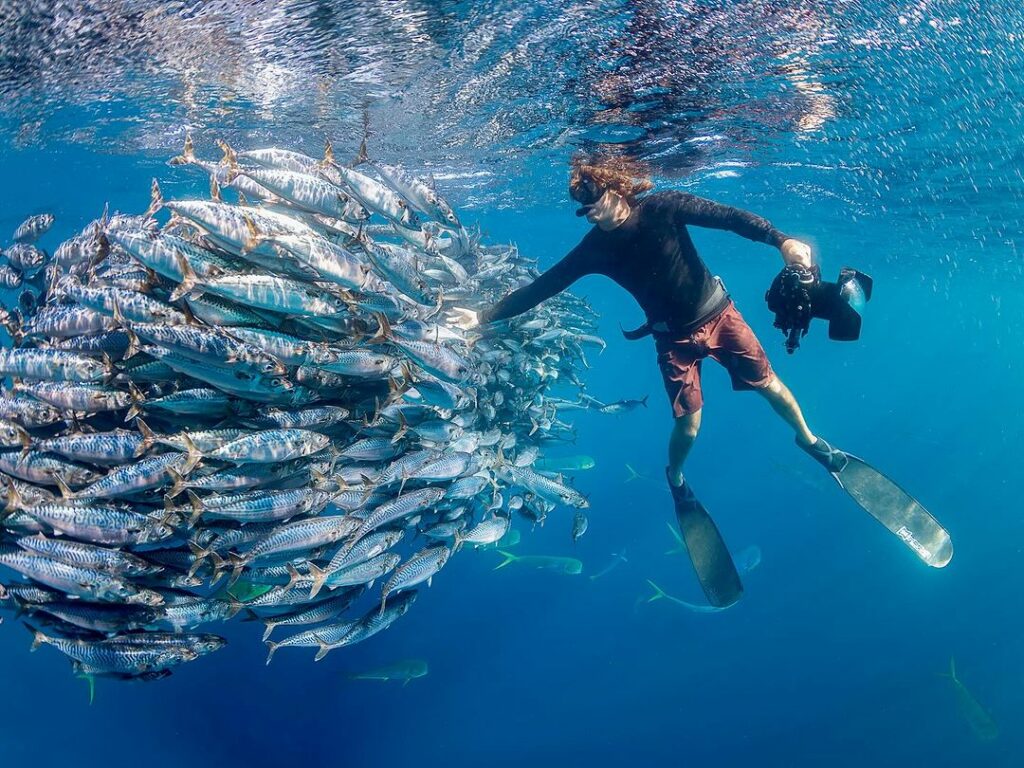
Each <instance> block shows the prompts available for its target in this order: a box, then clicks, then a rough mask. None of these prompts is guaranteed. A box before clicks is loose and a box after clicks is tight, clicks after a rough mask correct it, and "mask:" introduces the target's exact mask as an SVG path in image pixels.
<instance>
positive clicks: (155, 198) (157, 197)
mask: <svg viewBox="0 0 1024 768" xmlns="http://www.w3.org/2000/svg"><path fill="white" fill-rule="evenodd" d="M163 207H164V196H163V193H162V192H161V191H160V183H159V182H158V181H157V180H156V179H153V183H152V184H151V185H150V187H149V208H147V209H146V213H145V216H147V217H148V216H152V215H153V214H154V213H156V212H157V211H159V210H160V209H161V208H163Z"/></svg>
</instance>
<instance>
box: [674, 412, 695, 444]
mask: <svg viewBox="0 0 1024 768" xmlns="http://www.w3.org/2000/svg"><path fill="white" fill-rule="evenodd" d="M700 417H701V412H700V411H694V412H693V413H687V414H686V415H684V416H680V417H679V418H677V419H676V426H675V432H676V434H677V435H679V436H680V437H683V438H687V439H689V440H695V439H696V438H697V433H698V432H700Z"/></svg>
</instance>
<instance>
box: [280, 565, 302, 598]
mask: <svg viewBox="0 0 1024 768" xmlns="http://www.w3.org/2000/svg"><path fill="white" fill-rule="evenodd" d="M285 568H286V570H287V571H288V583H287V584H286V585H285V587H284V591H285V592H288V591H290V590H291V589H292V588H293V587H294V586H295V585H296V584H298V583H299V582H300V581H302V574H300V573H299V571H298V570H297V569H296V568H295V566H294V565H292V564H291V563H288V565H287V566H285Z"/></svg>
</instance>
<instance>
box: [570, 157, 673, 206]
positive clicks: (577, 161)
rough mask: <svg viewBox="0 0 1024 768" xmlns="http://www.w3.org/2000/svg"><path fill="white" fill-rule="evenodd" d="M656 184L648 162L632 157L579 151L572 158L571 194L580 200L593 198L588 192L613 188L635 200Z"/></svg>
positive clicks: (625, 196)
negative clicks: (650, 173)
mask: <svg viewBox="0 0 1024 768" xmlns="http://www.w3.org/2000/svg"><path fill="white" fill-rule="evenodd" d="M653 188H654V184H653V183H652V182H651V179H650V177H649V171H648V169H647V166H646V165H645V164H644V163H642V162H640V161H639V160H634V159H633V158H631V157H626V156H623V155H610V154H594V153H586V152H579V153H577V154H576V155H574V156H573V158H572V159H571V160H570V161H569V194H570V195H572V197H573V198H574V199H576V200H579V201H580V202H584V203H587V202H594V201H593V200H587V198H588V197H589V196H590V195H588V192H592V191H593V190H599V191H600V192H601V193H602V194H603V192H604V190H606V189H611V190H613V191H615V192H617V193H618V194H620V195H622V196H623V197H624V198H626V200H628V201H629V202H630V203H631V204H632V203H634V202H636V199H637V196H639V195H641V194H643V193H644V192H647V191H648V190H650V189H653Z"/></svg>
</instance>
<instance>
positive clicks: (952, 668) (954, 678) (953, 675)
mask: <svg viewBox="0 0 1024 768" xmlns="http://www.w3.org/2000/svg"><path fill="white" fill-rule="evenodd" d="M943 677H948V678H949V679H950V680H952V681H953V682H954V683H959V682H960V680H959V679H958V678H957V676H956V659H955V658H954V657H953V656H950V657H949V672H947V673H944V674H943Z"/></svg>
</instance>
